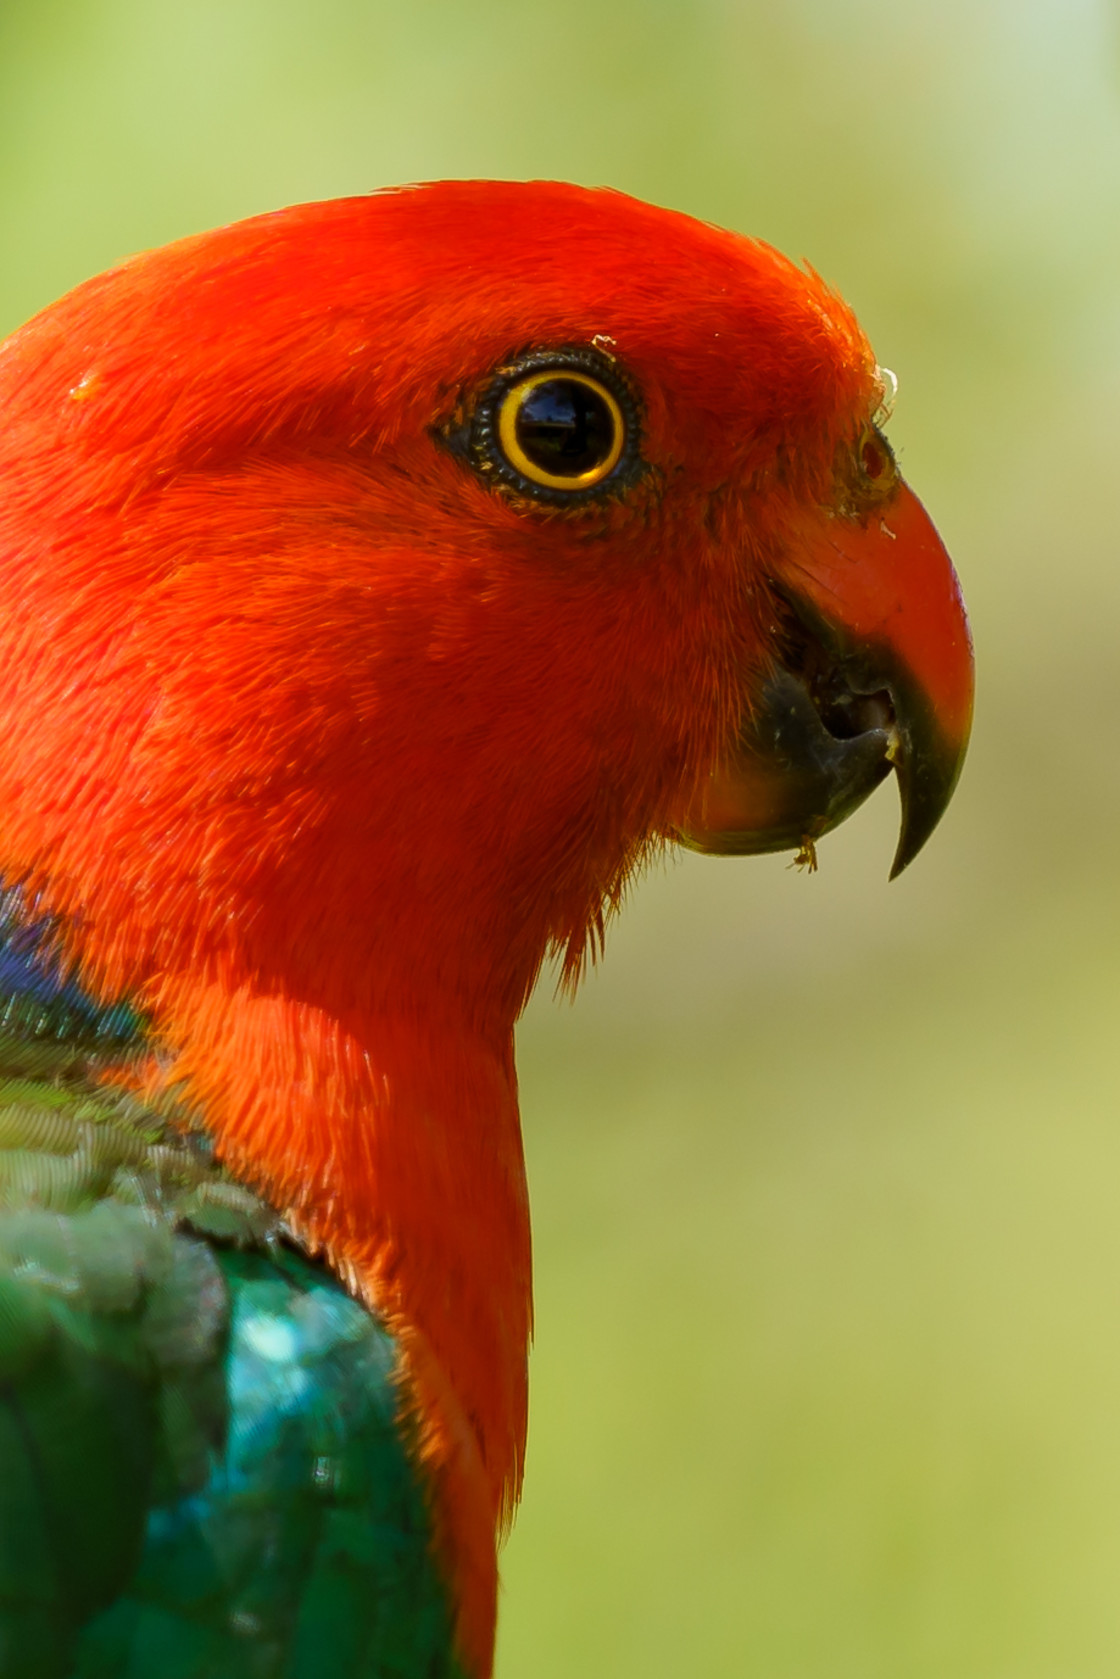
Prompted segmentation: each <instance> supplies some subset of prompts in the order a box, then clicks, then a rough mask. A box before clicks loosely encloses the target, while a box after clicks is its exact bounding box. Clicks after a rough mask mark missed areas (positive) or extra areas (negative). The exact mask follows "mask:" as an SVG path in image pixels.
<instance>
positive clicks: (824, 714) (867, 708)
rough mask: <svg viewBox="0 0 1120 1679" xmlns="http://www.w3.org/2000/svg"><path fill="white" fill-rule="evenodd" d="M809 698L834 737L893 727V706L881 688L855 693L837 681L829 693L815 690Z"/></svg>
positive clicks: (887, 694)
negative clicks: (872, 691)
mask: <svg viewBox="0 0 1120 1679" xmlns="http://www.w3.org/2000/svg"><path fill="white" fill-rule="evenodd" d="M841 680H842V679H841ZM813 701H814V703H815V705H816V707H817V710H818V712H819V713H820V719H821V722H822V723H823V724H824V726H825V728H826V729H827V730H828V732H829V734H830V735H831V736H832V737H833V739H834V740H855V738H856V737H857V735H866V734H871V733H872V732H873V731H876V730H879V731H883V732H886V731H890V730H892V729H893V728H894V722H895V717H894V705H893V703H892V701H891V696H890V694H889V693H888V692H887V690H886V689H885V688H879V689H877V690H876V691H875V693H873V694H857V693H854V692H853V690H852V689H851V688H849V687H847V685H846V684H845V685H843V686H840V685H839V684H838V685H837V686H836V687H835V689H834V691H833V692H822V691H820V690H818V691H817V692H816V693H814V695H813Z"/></svg>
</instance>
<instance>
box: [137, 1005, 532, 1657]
mask: <svg viewBox="0 0 1120 1679" xmlns="http://www.w3.org/2000/svg"><path fill="white" fill-rule="evenodd" d="M168 1002H169V1003H170V1004H171V1007H170V1009H169V1011H168V1018H169V1022H170V1023H171V1024H172V1027H173V1030H174V1032H175V1035H176V1038H177V1039H178V1042H179V1043H180V1044H181V1045H182V1046H183V1049H182V1053H181V1054H180V1056H179V1058H178V1060H177V1062H176V1064H175V1066H174V1067H173V1069H172V1071H171V1075H170V1076H171V1078H172V1079H174V1080H185V1081H186V1084H187V1087H188V1088H189V1089H190V1091H191V1092H192V1094H193V1095H194V1096H195V1097H197V1098H198V1099H199V1100H200V1102H201V1103H202V1105H203V1107H204V1111H205V1112H206V1115H207V1125H208V1128H210V1129H211V1130H212V1132H213V1134H214V1137H215V1140H216V1142H217V1145H218V1148H219V1150H220V1153H221V1155H222V1157H223V1158H224V1159H225V1160H226V1161H227V1162H228V1164H229V1165H230V1166H231V1168H232V1169H233V1170H234V1171H235V1172H237V1173H239V1174H240V1175H243V1176H244V1177H245V1178H246V1179H248V1180H249V1181H251V1182H253V1183H254V1184H256V1185H258V1186H260V1187H261V1188H262V1189H263V1190H264V1192H265V1193H266V1194H267V1195H268V1197H269V1199H270V1200H271V1201H272V1203H273V1204H274V1205H275V1206H276V1207H277V1208H278V1209H279V1210H280V1211H281V1213H282V1214H283V1215H284V1217H285V1219H286V1220H287V1221H288V1223H289V1224H290V1226H291V1227H292V1229H293V1230H294V1231H295V1232H296V1234H297V1235H298V1236H299V1237H300V1238H301V1240H303V1241H304V1242H306V1243H307V1245H308V1246H309V1247H310V1248H311V1249H312V1250H318V1251H323V1252H325V1253H326V1255H327V1257H328V1259H329V1260H330V1262H331V1264H332V1265H333V1266H334V1267H335V1269H336V1270H337V1271H338V1272H339V1273H340V1275H341V1276H342V1277H343V1278H344V1279H345V1281H346V1282H347V1283H348V1285H349V1286H350V1287H351V1288H352V1289H353V1290H354V1291H355V1292H356V1293H357V1294H358V1295H359V1296H360V1297H361V1298H363V1299H364V1300H365V1301H366V1302H367V1303H368V1305H369V1306H370V1307H371V1309H373V1310H374V1311H376V1312H377V1313H378V1314H379V1316H381V1318H382V1319H383V1320H384V1321H385V1323H386V1324H387V1325H388V1327H389V1328H390V1329H391V1330H392V1332H393V1334H394V1335H395V1337H396V1339H397V1343H398V1346H399V1347H400V1349H401V1358H402V1378H403V1392H404V1394H405V1396H406V1398H405V1406H406V1409H407V1411H408V1412H409V1413H410V1422H411V1426H412V1427H413V1428H414V1429H415V1441H416V1446H417V1451H418V1455H419V1458H420V1460H421V1462H422V1464H423V1466H424V1469H425V1471H426V1472H427V1474H428V1476H429V1477H430V1486H431V1487H432V1489H433V1493H434V1496H433V1500H432V1507H433V1512H434V1521H435V1536H436V1545H437V1551H438V1552H439V1554H440V1556H441V1558H442V1561H443V1563H444V1566H445V1568H446V1572H447V1576H448V1580H449V1586H450V1590H451V1595H452V1601H453V1605H454V1609H455V1613H456V1618H457V1619H456V1625H457V1644H458V1648H459V1651H460V1654H461V1657H462V1659H463V1661H464V1664H465V1666H466V1668H467V1671H468V1672H469V1673H471V1674H472V1675H475V1676H481V1675H486V1674H488V1673H489V1672H490V1667H491V1661H492V1645H493V1628H494V1619H495V1610H496V1591H497V1573H496V1553H495V1542H496V1538H497V1536H498V1534H499V1533H500V1531H501V1530H502V1528H503V1526H504V1524H505V1523H506V1521H507V1520H508V1519H509V1517H510V1515H511V1514H512V1510H513V1506H514V1504H515V1502H516V1499H517V1496H518V1492H519V1489H520V1482H521V1469H522V1459H523V1454H524V1443H525V1429H526V1406H527V1383H526V1360H527V1353H528V1341H529V1335H530V1331H531V1310H532V1308H531V1279H530V1240H529V1217H528V1200H527V1194H526V1187H525V1174H524V1161H523V1155H522V1147H521V1133H520V1124H519V1118H518V1110H517V1095H516V1082H515V1074H514V1067H513V1042H512V1028H511V1027H510V1028H509V1029H507V1030H505V1031H504V1032H501V1031H499V1032H495V1033H494V1034H493V1035H492V1036H484V1035H482V1034H480V1033H479V1032H478V1031H477V1029H476V1030H471V1029H468V1028H466V1027H465V1026H463V1025H457V1024H456V1023H455V1021H454V1020H453V1019H445V1020H443V1021H442V1022H440V1023H438V1024H433V1023H432V1022H431V1021H430V1020H428V1019H425V1021H424V1022H422V1023H421V1022H418V1021H417V1020H416V1019H414V1018H409V1019H391V1018H388V1019H387V1018H378V1019H375V1020H373V1021H370V1020H366V1021H353V1020H348V1021H346V1022H343V1021H340V1020H338V1019H334V1018H330V1017H328V1016H327V1015H326V1014H325V1013H323V1012H322V1011H320V1010H318V1009H315V1008H313V1007H311V1006H309V1005H308V1004H306V1003H301V1002H294V1001H293V1000H292V999H290V998H287V997H278V996H268V997H262V996H259V995H256V996H247V995H245V994H244V993H239V994H235V995H233V996H230V994H229V993H228V992H225V991H223V992H222V994H221V995H219V994H218V990H217V988H216V987H214V988H209V989H200V990H196V991H195V992H194V993H193V994H191V993H187V992H185V991H184V992H180V994H179V995H178V996H177V997H175V998H174V999H168Z"/></svg>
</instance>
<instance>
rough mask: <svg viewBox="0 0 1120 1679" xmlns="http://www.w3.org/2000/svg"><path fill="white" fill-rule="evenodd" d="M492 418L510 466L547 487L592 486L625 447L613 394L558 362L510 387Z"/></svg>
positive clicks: (608, 472)
mask: <svg viewBox="0 0 1120 1679" xmlns="http://www.w3.org/2000/svg"><path fill="white" fill-rule="evenodd" d="M497 421H498V424H497V434H498V436H497V441H498V445H499V447H500V448H501V451H502V454H503V455H504V456H505V458H506V461H507V462H508V464H509V466H510V467H512V469H513V471H514V472H516V473H518V474H519V475H520V476H521V477H523V478H526V479H528V481H529V483H530V484H539V485H540V486H541V487H542V488H543V489H546V490H567V491H573V490H575V491H578V490H589V489H594V488H595V486H596V485H598V484H601V483H602V482H603V481H604V479H606V478H609V477H610V475H611V473H612V472H613V471H614V469H615V467H616V466H617V465H618V463H619V461H620V460H621V459H622V451H623V449H624V448H625V446H626V421H625V419H624V417H623V413H622V408H621V406H620V405H619V403H618V401H617V400H616V398H615V397H614V396H613V395H612V393H611V392H610V391H609V390H608V389H607V388H606V386H605V385H603V384H601V383H600V382H599V380H598V379H593V378H592V377H591V375H590V374H587V373H583V372H580V371H579V370H578V369H577V368H572V367H565V366H563V365H560V366H553V367H550V368H545V369H542V370H540V371H539V372H536V373H530V374H527V375H526V377H525V378H523V379H519V380H518V381H517V383H516V384H515V385H511V386H510V388H509V390H508V391H506V393H505V395H504V396H503V397H502V399H501V403H500V406H499V408H498V414H497Z"/></svg>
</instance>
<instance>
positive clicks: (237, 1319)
mask: <svg viewBox="0 0 1120 1679" xmlns="http://www.w3.org/2000/svg"><path fill="white" fill-rule="evenodd" d="M37 939H38V942H37ZM142 1039H143V1022H142V1021H141V1020H140V1019H139V1018H138V1017H137V1016H136V1015H135V1014H134V1013H133V1012H132V1011H131V1010H129V1009H128V1008H127V1006H119V1007H117V1008H115V1009H105V1008H99V1007H98V1006H97V1005H95V1004H94V1003H92V1002H91V1001H90V1000H89V999H88V998H86V997H84V996H83V994H82V993H81V991H80V989H79V988H78V987H77V986H76V985H75V984H74V983H73V981H71V980H66V979H64V978H63V976H62V974H61V972H60V971H59V970H58V969H57V967H55V966H52V963H51V961H50V959H49V956H48V955H47V954H45V947H44V945H43V940H42V937H41V935H37V934H36V930H35V928H34V926H32V927H31V928H30V930H29V929H28V927H27V923H26V917H25V916H24V915H23V914H22V911H21V906H20V904H19V900H18V898H15V897H14V895H12V894H6V895H3V896H0V1674H2V1675H3V1676H4V1679H156V1676H157V1675H158V1676H159V1679H327V1676H328V1675H330V1676H331V1679H461V1675H460V1670H459V1668H458V1666H457V1664H456V1662H455V1658H454V1656H453V1653H452V1650H451V1640H450V1616H449V1609H448V1604H447V1600H446V1596H445V1592H444V1588H443V1583H442V1581H441V1579H440V1576H439V1573H438V1571H437V1569H436V1567H435V1566H434V1564H433V1561H432V1557H431V1525H430V1513H429V1509H428V1503H427V1499H426V1496H425V1490H424V1488H423V1486H422V1485H421V1484H420V1483H419V1481H418V1477H417V1472H416V1468H415V1464H414V1461H413V1458H412V1456H411V1454H410V1452H409V1449H408V1441H407V1440H406V1439H405V1438H403V1437H402V1431H401V1424H400V1418H399V1410H398V1399H397V1391H396V1386H395V1382H394V1367H395V1362H396V1354H395V1348H394V1345H393V1342H392V1339H391V1337H390V1336H389V1335H388V1334H387V1332H386V1331H385V1329H384V1328H383V1326H382V1325H381V1324H380V1323H378V1321H377V1320H376V1319H375V1318H373V1317H371V1316H370V1315H369V1313H368V1312H366V1311H365V1309H364V1308H363V1307H362V1306H360V1305H359V1304H358V1303H357V1302H356V1301H354V1300H352V1299H351V1298H350V1297H349V1295H348V1294H347V1293H346V1292H345V1290H344V1289H343V1288H342V1287H341V1286H340V1285H339V1284H338V1282H337V1281H336V1280H335V1279H334V1278H333V1277H332V1276H331V1275H330V1274H329V1273H328V1272H327V1271H326V1270H325V1269H324V1268H323V1267H322V1266H320V1265H318V1264H316V1263H314V1262H312V1261H311V1260H309V1259H308V1258H307V1257H306V1256H304V1255H302V1254H300V1253H298V1252H296V1251H294V1250H293V1249H292V1248H291V1247H290V1246H289V1245H287V1244H286V1243H285V1242H284V1240H283V1239H282V1232H281V1231H280V1229H279V1227H278V1223H277V1220H276V1218H275V1217H274V1215H273V1214H272V1212H271V1211H270V1209H268V1208H267V1207H265V1206H263V1205H262V1204H261V1203H260V1202H259V1201H258V1200H257V1199H256V1197H255V1196H253V1195H252V1194H251V1193H250V1192H249V1191H248V1190H247V1189H245V1188H244V1187H243V1186H241V1185H239V1184H237V1183H234V1182H233V1181H231V1180H230V1179H229V1178H228V1177H226V1176H225V1175H224V1174H223V1173H222V1172H221V1171H220V1169H219V1168H218V1167H216V1166H215V1164H214V1163H213V1161H212V1160H211V1159H210V1157H209V1152H208V1149H207V1146H206V1142H205V1138H204V1136H202V1135H201V1134H198V1133H192V1132H190V1131H189V1130H184V1129H182V1128H181V1127H179V1126H177V1125H175V1124H174V1123H173V1122H172V1121H171V1120H169V1119H168V1117H167V1116H166V1115H163V1114H161V1113H157V1112H155V1111H153V1110H152V1109H150V1108H147V1107H145V1106H144V1105H143V1104H142V1103H141V1102H140V1101H139V1100H137V1098H135V1097H134V1096H132V1095H129V1094H127V1093H126V1092H125V1091H124V1090H123V1089H120V1088H116V1087H114V1086H113V1085H111V1084H109V1085H106V1084H104V1083H100V1082H99V1081H98V1079H97V1076H96V1075H97V1073H98V1070H99V1069H100V1068H103V1067H104V1065H105V1064H106V1063H112V1062H114V1061H116V1060H119V1059H122V1058H124V1057H126V1056H128V1055H129V1054H135V1053H137V1052H138V1051H139V1050H140V1049H142V1047H143V1046H142Z"/></svg>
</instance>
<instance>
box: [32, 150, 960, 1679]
mask: <svg viewBox="0 0 1120 1679" xmlns="http://www.w3.org/2000/svg"><path fill="white" fill-rule="evenodd" d="M883 395H884V376H883V375H882V374H881V372H880V371H879V369H878V368H877V366H876V363H875V359H874V357H873V355H872V353H871V351H870V349H869V347H868V345H867V342H866V340H865V339H864V337H863V336H862V334H861V332H860V330H859V328H858V326H857V324H856V322H855V320H854V318H853V316H852V314H851V312H850V311H849V310H848V308H847V307H846V306H845V304H844V303H843V302H842V301H841V300H840V298H839V297H837V295H836V294H835V292H833V291H831V290H830V289H829V288H828V287H827V286H826V285H825V284H824V283H823V282H822V281H821V280H820V279H819V278H818V277H817V276H816V275H815V274H814V273H812V272H811V271H809V272H806V271H804V270H802V269H801V268H798V267H796V266H794V265H793V264H792V263H790V262H788V261H787V260H786V259H785V258H784V257H782V256H780V255H779V254H778V253H777V252H776V251H774V250H773V249H771V248H770V247H769V246H767V245H764V244H760V243H757V242H755V241H752V240H749V239H745V238H741V237H738V236H736V235H733V234H730V233H726V232H723V231H721V230H719V229H717V228H714V227H709V226H704V225H701V224H700V223H698V222H695V221H692V220H690V219H689V218H687V217H685V216H682V215H677V214H671V213H668V212H666V211H664V210H659V209H654V208H652V207H650V206H648V205H645V204H641V203H637V202H635V201H634V200H632V199H629V198H626V197H623V196H621V195H619V194H617V193H613V192H607V191H587V190H584V189H581V188H577V187H572V186H563V185H554V184H540V183H535V184H515V183H509V182H500V183H493V182H468V181H455V182H448V183H444V184H441V185H433V186H426V187H419V188H410V189H406V190H402V191H395V192H386V193H381V194H375V195H373V196H370V197H364V198H356V199H350V200H344V201H339V202H333V203H321V204H310V205H303V206H300V207H297V208H295V209H289V210H285V211H282V212H280V213H278V214H275V215H266V216H260V217H257V218H256V219H254V220H251V221H247V222H243V223H241V224H240V225H237V226H232V227H225V228H221V229H219V230H217V231H216V232H213V233H208V234H204V235H202V236H201V237H197V238H190V239H186V240H184V241H182V242H181V243H178V244H174V245H171V246H170V247H168V248H167V249H164V250H159V251H155V252H151V253H148V254H146V255H143V256H139V257H136V258H134V259H132V260H131V261H127V262H124V263H122V264H121V265H120V266H119V267H118V268H116V269H114V270H112V271H111V272H110V273H107V274H104V275H102V276H100V277H99V278H97V279H93V280H91V281H89V282H88V283H87V284H85V285H83V286H80V287H79V288H78V289H77V290H76V291H74V292H72V293H71V294H70V295H69V296H68V297H65V298H63V299H62V300H61V302H59V303H56V304H55V305H53V307H51V308H49V309H47V310H46V311H45V312H44V313H43V314H41V315H39V316H38V317H37V318H36V319H34V320H32V321H31V322H30V323H29V324H28V325H27V326H25V327H24V328H23V329H22V330H21V331H19V332H17V333H16V334H15V336H14V337H12V338H11V339H9V340H8V341H7V343H6V344H5V345H4V346H3V348H2V350H0V416H2V420H0V578H2V597H3V612H2V614H0V871H2V875H3V881H4V890H3V895H2V897H0V934H2V943H0V1008H2V1013H0V1072H2V1075H3V1078H2V1083H0V1674H2V1675H3V1679H126V1676H127V1679H155V1676H157V1675H158V1676H159V1679H319V1676H323V1675H327V1674H329V1675H331V1676H338V1679H485V1676H486V1675H487V1674H489V1672H490V1670H491V1662H492V1650H493V1638H494V1620H495V1598H496V1582H497V1572H496V1560H495V1553H496V1544H497V1541H498V1538H499V1537H500V1535H501V1533H502V1530H503V1528H504V1527H505V1525H506V1524H507V1523H508V1521H509V1519H510V1516H511V1513H512V1511H513V1508H514V1505H515V1504H516V1501H517V1496H518V1490H519V1487H520V1483H521V1468H522V1455H523V1446H524V1440H525V1416H526V1351H527V1345H528V1340H529V1333H530V1277H529V1219H528V1208H527V1200H526V1190H525V1181H524V1173H523V1166H522V1153H521V1142H520V1134H519V1124H518V1113H517V1100H516V1086H515V1076H514V1063H513V1049H512V1032H513V1025H514V1022H515V1020H516V1018H517V1016H518V1013H519V1011H520V1010H521V1008H522V1006H523V1004H524V1002H525V999H526V997H527V995H528V993H529V991H530V989H531V987H532V985H533V982H534V980H535V978H536V976H537V973H538V971H539V969H540V966H541V963H542V960H543V959H544V958H545V957H546V956H547V955H548V954H549V953H550V952H556V953H560V954H561V955H562V957H563V960H564V962H565V964H566V970H567V973H568V974H569V976H573V977H574V976H575V975H576V974H577V972H578V969H579V966H580V962H581V959H582V958H583V956H584V953H585V952H586V951H587V950H588V949H589V948H591V947H594V946H595V945H596V944H597V942H598V941H599V940H600V939H601V936H602V930H603V924H604V916H605V914H606V913H607V912H609V911H610V910H611V909H612V908H613V907H614V906H615V905H616V904H617V902H618V900H619V895H620V892H621V889H622V885H623V882H624V881H625V880H626V879H627V877H628V876H629V875H630V874H631V872H632V871H633V870H634V868H635V867H636V866H637V865H638V864H639V863H640V862H641V860H642V859H643V857H644V856H646V855H647V853H648V852H649V851H650V849H651V848H652V847H656V846H658V845H661V844H663V843H665V842H667V841H671V840H674V839H679V840H683V841H684V842H685V843H687V844H690V845H693V846H696V847H699V848H701V849H703V850H706V851H709V852H725V853H732V852H736V853H739V852H753V851H765V850H771V849H779V848H784V847H805V846H808V847H810V848H811V846H812V844H813V842H814V841H815V840H816V839H818V838H819V836H820V835H821V834H823V833H824V832H825V831H826V830H828V829H829V828H831V827H832V826H834V825H835V824H836V823H837V822H839V821H840V820H841V819H842V818H843V817H844V816H846V815H847V814H848V813H849V811H851V810H852V809H853V808H854V807H855V806H856V805H857V804H858V803H859V802H860V800H862V799H863V798H864V797H865V795H866V794H867V793H868V792H869V791H870V790H871V789H872V788H873V787H874V786H875V785H876V784H877V783H878V782H879V781H880V780H881V779H883V778H884V777H885V776H886V775H887V773H888V771H889V770H890V769H892V768H893V769H894V771H895V772H896V774H897V776H898V780H899V784H900V788H901V797H902V834H901V840H900V843H899V849H898V855H897V857H896V861H895V868H896V870H897V869H898V868H901V867H902V866H903V865H904V864H905V863H907V862H908V861H909V860H910V859H911V858H912V857H913V856H914V854H915V852H916V851H917V850H918V848H919V847H920V846H921V845H922V843H923V842H924V840H925V839H926V838H927V836H928V835H929V833H930V831H931V829H932V828H933V826H934V824H935V823H936V821H937V820H938V817H939V816H940V814H941V812H942V810H943V809H944V807H945V804H946V802H947V800H948V798H949V795H950V792H951V791H952V788H953V785H954V782H955V780H956V778H957V774H958V771H959V768H960V763H961V758H962V755H963V752H964V747H965V741H966V736H967V733H968V726H969V715H970V709H971V695H972V660H971V649H970V644H969V637H968V630H967V626H966V622H965V618H964V612H963V608H962V605H961V600H960V596H959V592H958V589H957V584H956V580H955V578H954V575H953V571H952V568H951V566H950V563H949V560H948V558H947V556H946V554H945V551H944V549H943V548H942V546H941V544H940V542H939V540H938V538H937V536H936V534H935V532H934V530H933V527H932V525H931V524H930V522H929V520H928V518H927V517H926V514H925V513H924V512H923V510H922V508H921V506H920V504H919V503H918V501H917V500H916V499H915V497H914V496H913V495H912V493H911V492H910V490H909V489H907V487H906V486H905V484H903V482H902V481H901V479H900V477H899V475H898V472H897V469H896V466H895V462H894V459H893V457H892V454H891V451H890V448H889V447H888V445H887V443H886V441H885V439H884V437H883V435H882V433H881V431H880V430H879V429H878V425H877V414H878V413H879V410H880V405H881V402H882V399H883Z"/></svg>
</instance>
